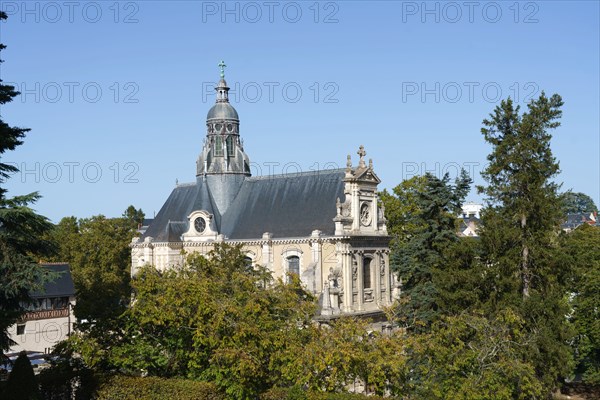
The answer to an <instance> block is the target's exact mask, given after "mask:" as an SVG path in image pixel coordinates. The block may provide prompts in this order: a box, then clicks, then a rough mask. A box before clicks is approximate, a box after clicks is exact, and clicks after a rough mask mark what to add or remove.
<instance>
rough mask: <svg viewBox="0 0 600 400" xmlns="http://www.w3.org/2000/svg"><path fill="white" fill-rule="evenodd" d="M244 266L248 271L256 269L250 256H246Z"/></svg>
mask: <svg viewBox="0 0 600 400" xmlns="http://www.w3.org/2000/svg"><path fill="white" fill-rule="evenodd" d="M244 266H245V267H246V270H247V271H252V270H253V269H254V266H253V265H252V259H251V258H250V257H248V256H246V257H244Z"/></svg>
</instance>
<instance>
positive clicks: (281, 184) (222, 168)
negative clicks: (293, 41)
mask: <svg viewBox="0 0 600 400" xmlns="http://www.w3.org/2000/svg"><path fill="white" fill-rule="evenodd" d="M220 66H221V79H220V81H219V83H218V85H217V87H216V88H215V90H216V92H217V99H216V104H215V105H214V106H213V107H212V108H211V109H210V110H209V111H208V115H207V116H206V139H205V141H204V146H203V148H202V150H201V152H200V155H199V157H198V160H197V162H196V181H195V182H193V183H185V184H177V185H176V187H175V188H174V189H173V191H172V192H171V195H170V196H169V198H168V199H167V200H166V202H165V204H164V205H163V206H162V208H161V209H160V211H159V212H158V214H157V215H156V217H155V218H154V220H153V221H152V223H151V224H150V226H149V227H148V229H147V230H146V231H145V232H144V233H143V234H142V236H140V237H139V238H135V239H134V240H133V242H132V245H131V246H132V269H131V271H132V275H134V274H135V273H136V270H137V269H138V268H139V267H141V266H143V265H145V264H151V265H154V266H155V267H156V268H158V269H167V268H172V267H174V266H178V265H181V264H182V263H183V259H184V257H185V254H189V253H193V252H199V253H201V254H207V253H208V252H209V251H210V250H211V249H212V247H213V245H214V244H215V243H222V242H225V243H230V244H241V245H242V246H243V251H244V252H245V254H246V258H247V261H248V263H249V264H250V263H251V264H252V265H264V266H266V267H267V268H269V269H270V270H271V271H272V273H273V276H274V277H275V278H282V279H287V277H288V276H289V274H297V275H298V276H299V278H300V280H301V282H302V283H303V285H304V287H305V288H306V289H307V290H309V291H311V292H312V293H314V294H315V295H316V296H318V298H319V303H320V314H321V316H322V317H325V318H326V317H327V316H336V315H339V314H349V313H350V314H358V315H373V316H375V315H381V310H382V308H383V307H385V306H389V305H391V304H392V302H393V301H394V299H395V298H396V296H397V293H398V290H399V287H398V283H397V281H396V279H395V277H394V274H392V273H391V271H390V264H389V241H390V237H389V236H388V233H387V229H386V220H385V217H384V209H383V205H382V204H381V203H380V202H379V199H378V194H377V186H378V184H379V183H380V182H381V181H380V180H379V178H378V177H377V175H376V174H375V172H374V170H373V162H372V160H369V161H368V162H367V161H365V156H366V152H365V150H364V148H363V146H360V148H359V151H358V156H359V158H358V163H357V165H354V164H353V162H352V158H351V156H350V155H348V157H347V163H346V168H344V169H336V170H325V171H311V172H306V173H292V174H283V175H269V176H251V173H250V162H249V158H248V155H247V154H246V153H245V152H244V148H243V143H242V140H241V137H240V119H239V117H238V113H237V111H236V110H235V108H234V107H233V106H232V105H231V104H230V103H229V98H228V91H229V87H227V83H226V81H225V74H224V70H223V68H224V64H223V63H221V64H220Z"/></svg>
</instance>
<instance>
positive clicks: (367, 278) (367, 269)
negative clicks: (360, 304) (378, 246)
mask: <svg viewBox="0 0 600 400" xmlns="http://www.w3.org/2000/svg"><path fill="white" fill-rule="evenodd" d="M363 288H364V289H371V259H370V258H364V259H363Z"/></svg>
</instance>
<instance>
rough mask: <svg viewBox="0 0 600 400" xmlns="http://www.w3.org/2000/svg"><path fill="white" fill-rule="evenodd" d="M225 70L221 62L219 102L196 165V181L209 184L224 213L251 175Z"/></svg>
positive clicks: (212, 111)
mask: <svg viewBox="0 0 600 400" xmlns="http://www.w3.org/2000/svg"><path fill="white" fill-rule="evenodd" d="M225 67H226V65H225V63H224V62H223V61H221V62H220V63H219V68H220V70H221V74H220V75H221V79H220V80H219V83H218V84H217V87H215V91H216V92H217V100H216V103H215V105H214V106H212V108H211V109H210V110H209V111H208V114H207V116H206V138H205V139H204V146H203V148H202V152H201V153H200V156H199V157H198V161H197V162H196V180H197V181H198V182H201V181H202V182H206V183H207V184H208V186H209V188H210V191H211V194H212V195H213V198H214V199H215V202H216V205H217V207H218V209H219V211H220V213H221V214H223V213H224V212H225V211H226V210H227V208H228V206H229V204H231V202H232V201H233V200H234V199H235V196H236V195H237V193H238V191H239V189H240V186H241V184H242V183H243V181H244V179H245V178H246V177H247V176H250V175H251V174H250V160H249V158H248V156H247V155H246V153H245V152H244V148H243V143H242V141H241V138H240V119H239V117H238V113H237V111H236V110H235V108H234V107H233V106H232V105H231V104H230V103H229V87H228V86H227V82H226V81H225Z"/></svg>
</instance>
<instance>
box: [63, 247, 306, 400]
mask: <svg viewBox="0 0 600 400" xmlns="http://www.w3.org/2000/svg"><path fill="white" fill-rule="evenodd" d="M265 280H266V281H269V280H270V284H269V285H266V286H265V285H264V282H265ZM132 286H133V289H134V293H135V296H134V301H133V303H132V306H131V307H130V308H129V309H128V310H127V312H126V313H125V314H124V315H123V316H122V317H121V319H120V321H121V325H122V326H123V329H122V331H121V332H120V333H119V334H118V335H115V336H114V342H113V343H112V344H111V347H110V351H106V349H105V348H104V347H103V346H98V340H97V338H91V340H90V337H89V336H88V337H86V336H85V335H82V336H79V337H75V338H73V339H72V343H73V344H74V346H75V347H77V349H78V352H80V353H81V354H82V355H83V356H84V358H86V361H87V362H88V364H93V365H102V364H103V362H104V361H102V359H103V358H104V359H105V360H106V365H108V367H109V368H111V366H112V367H117V368H119V369H121V370H124V371H130V372H132V373H139V372H140V371H145V372H146V373H148V374H149V375H155V376H163V377H172V376H179V377H187V378H192V379H197V380H203V381H208V382H214V383H215V384H216V385H217V386H218V387H219V388H221V389H222V390H223V391H225V392H226V393H227V395H228V396H229V397H230V398H235V399H246V398H256V396H257V394H258V393H260V392H262V391H265V390H267V389H268V388H270V387H271V386H272V385H273V384H274V382H275V381H277V380H278V379H279V378H278V377H279V376H280V375H279V373H278V372H277V371H279V370H280V368H281V364H282V363H284V362H285V357H284V356H283V355H281V354H283V353H284V352H283V349H285V348H286V347H287V346H289V344H290V343H292V342H295V341H298V340H301V337H302V336H303V335H304V334H305V332H307V331H308V327H309V326H310V324H311V318H312V316H313V315H314V312H315V300H314V298H313V297H312V296H311V295H309V294H308V293H306V292H305V291H304V290H302V288H301V286H300V282H299V281H298V279H297V278H295V279H292V281H291V283H289V284H285V283H283V282H282V281H281V280H278V281H273V280H271V278H270V273H269V272H268V271H267V270H266V269H265V268H263V267H259V268H257V269H248V268H247V267H246V262H245V259H244V254H243V253H242V252H241V250H240V247H232V246H229V245H218V244H217V245H215V248H214V249H213V250H212V251H211V252H210V253H209V254H208V257H207V258H205V257H203V256H201V255H190V256H189V257H188V258H187V260H186V263H185V265H184V266H182V267H180V268H174V269H169V270H167V271H162V272H160V271H157V270H156V269H155V268H153V267H151V266H147V267H143V268H141V269H140V270H139V271H138V273H137V275H136V277H135V278H134V279H133V281H132Z"/></svg>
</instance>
